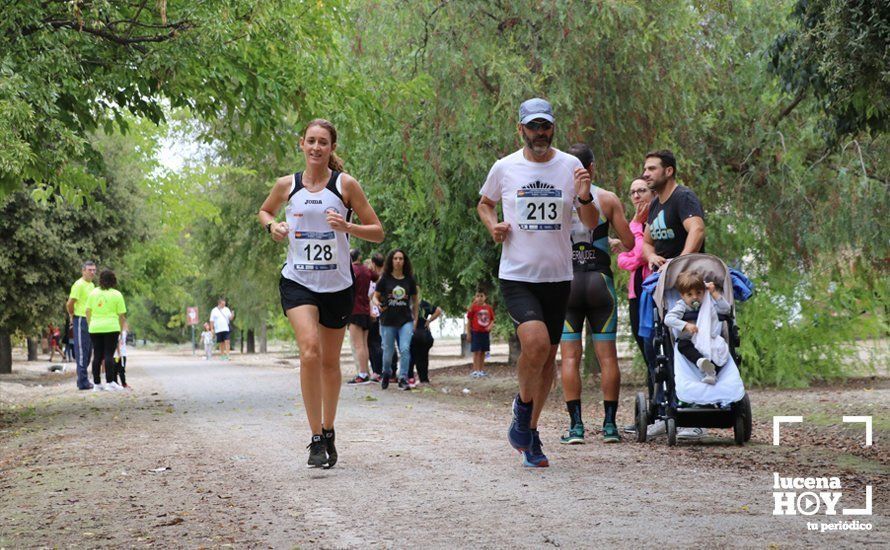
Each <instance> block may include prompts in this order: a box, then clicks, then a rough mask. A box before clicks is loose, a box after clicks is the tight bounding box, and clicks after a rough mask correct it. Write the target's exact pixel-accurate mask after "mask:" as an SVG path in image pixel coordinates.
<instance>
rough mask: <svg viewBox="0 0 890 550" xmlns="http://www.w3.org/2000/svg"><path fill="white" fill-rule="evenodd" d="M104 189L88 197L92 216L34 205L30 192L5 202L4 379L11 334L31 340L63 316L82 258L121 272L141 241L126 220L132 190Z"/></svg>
mask: <svg viewBox="0 0 890 550" xmlns="http://www.w3.org/2000/svg"><path fill="white" fill-rule="evenodd" d="M93 170H95V168H94V169H93ZM103 181H104V180H103ZM103 187H104V191H101V192H99V191H95V192H93V193H92V194H91V195H90V197H89V198H90V200H91V201H92V208H91V209H90V210H89V211H87V210H86V209H81V208H76V207H74V206H72V205H70V204H68V203H65V202H64V201H49V202H42V201H36V200H34V198H33V197H32V196H31V195H30V193H29V191H30V190H29V189H24V190H21V191H16V192H14V193H12V194H10V195H8V196H7V197H5V198H4V199H2V202H0V242H2V243H3V246H2V247H0V271H2V272H3V274H4V282H3V284H2V285H0V304H2V307H0V373H3V372H10V371H11V369H12V357H11V342H10V338H11V335H12V334H14V333H16V332H20V333H22V334H26V335H27V334H34V333H35V332H36V331H37V330H38V329H39V328H41V327H45V326H46V322H47V321H48V320H53V321H55V322H57V323H59V322H60V321H61V319H63V318H64V317H63V315H64V306H65V301H66V299H67V298H68V291H69V289H70V287H71V284H72V283H73V282H74V281H75V280H76V279H77V278H78V277H80V265H81V263H82V262H83V261H84V260H85V259H94V260H95V261H96V262H97V263H98V264H99V266H100V268H101V267H104V266H109V267H112V268H113V269H116V268H117V267H118V265H120V260H121V256H122V254H123V251H124V250H125V249H126V248H127V247H128V246H129V245H130V243H131V242H132V240H133V239H135V238H138V236H139V235H140V229H139V227H138V225H136V224H133V223H131V220H132V218H131V217H130V215H129V213H130V212H132V211H134V210H135V209H136V204H137V203H136V201H134V199H133V197H134V193H133V188H132V187H131V186H128V185H127V183H126V182H119V181H114V180H107V181H105V183H104V185H103Z"/></svg>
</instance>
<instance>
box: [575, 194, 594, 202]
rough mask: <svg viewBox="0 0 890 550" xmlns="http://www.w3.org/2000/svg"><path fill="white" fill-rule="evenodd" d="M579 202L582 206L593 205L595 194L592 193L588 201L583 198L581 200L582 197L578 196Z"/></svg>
mask: <svg viewBox="0 0 890 550" xmlns="http://www.w3.org/2000/svg"><path fill="white" fill-rule="evenodd" d="M578 202H580V203H581V204H590V203H592V202H593V193H592V192H591V193H590V198H589V199H587V200H584V199H582V198H581V195H578Z"/></svg>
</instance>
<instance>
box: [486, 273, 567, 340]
mask: <svg viewBox="0 0 890 550" xmlns="http://www.w3.org/2000/svg"><path fill="white" fill-rule="evenodd" d="M499 282H500V286H501V296H503V298H504V303H505V304H506V306H507V313H509V314H510V318H511V319H512V320H513V324H514V325H515V326H517V327H518V326H519V325H521V324H522V323H525V322H528V321H541V322H543V323H544V324H545V325H546V326H547V334H548V336H550V344H551V345H556V344H558V343H559V340H560V337H561V336H562V323H563V321H564V320H565V318H566V306H567V305H568V302H569V293H570V292H571V290H572V281H559V282H556V283H527V282H523V281H507V280H505V279H499Z"/></svg>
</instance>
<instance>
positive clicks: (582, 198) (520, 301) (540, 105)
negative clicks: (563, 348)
mask: <svg viewBox="0 0 890 550" xmlns="http://www.w3.org/2000/svg"><path fill="white" fill-rule="evenodd" d="M518 130H519V135H520V137H521V138H522V140H523V142H524V143H525V146H524V147H523V148H522V149H520V150H519V151H516V152H515V153H513V154H510V155H508V156H506V157H504V158H502V159H501V160H499V161H497V162H496V163H494V166H492V168H491V171H490V172H489V173H488V179H486V180H485V185H483V186H482V189H481V190H480V191H479V194H480V195H481V198H480V199H479V205H478V207H477V211H478V212H479V218H480V219H481V220H482V223H484V224H485V227H486V228H488V231H489V233H491V236H492V238H493V239H494V242H496V243H499V244H503V249H502V251H501V263H500V269H499V270H498V279H499V280H500V288H501V295H502V296H503V298H504V303H505V304H506V306H507V311H508V313H509V314H510V317H511V318H512V319H513V324H514V325H516V327H517V328H516V333H517V335H518V336H519V342H520V345H521V346H522V351H521V353H520V354H519V360H518V364H517V371H518V376H519V394H518V395H517V396H516V398H515V399H514V400H513V421H512V422H511V423H510V429H509V431H508V432H507V439H508V440H509V441H510V445H512V446H513V447H514V448H515V449H517V450H519V451H520V452H522V455H523V464H524V465H525V466H529V467H538V468H541V467H547V466H549V462H548V460H547V457H546V456H545V455H544V452H543V450H542V448H541V438H540V436H539V435H538V430H537V427H538V417H539V416H540V415H541V410H542V409H543V407H544V402H545V401H546V400H547V395H548V394H549V393H550V386H551V385H552V384H553V377H554V375H555V363H556V350H557V348H558V345H559V340H560V336H561V334H562V324H563V321H564V319H565V313H566V304H567V303H568V298H569V291H570V289H571V284H572V275H573V274H572V241H571V231H572V206H573V204H574V205H575V206H576V207H577V209H578V213H579V216H580V218H581V221H582V223H583V224H584V225H586V226H587V227H590V228H593V227H595V226H596V224H597V222H598V220H599V212H597V209H596V206H594V203H593V196H592V195H591V192H590V174H589V173H588V172H587V171H586V170H584V168H583V167H582V166H581V162H580V161H579V160H578V159H577V158H576V157H574V156H572V155H568V154H566V153H563V152H562V151H559V150H557V149H554V148H553V147H551V143H552V141H553V134H554V119H553V109H552V107H551V106H550V103H548V102H547V101H545V100H543V99H540V98H533V99H529V100H527V101H525V102H523V103H522V105H520V106H519V125H518ZM498 201H501V202H502V203H503V211H504V221H502V222H498V214H497V210H496V206H497V203H498Z"/></svg>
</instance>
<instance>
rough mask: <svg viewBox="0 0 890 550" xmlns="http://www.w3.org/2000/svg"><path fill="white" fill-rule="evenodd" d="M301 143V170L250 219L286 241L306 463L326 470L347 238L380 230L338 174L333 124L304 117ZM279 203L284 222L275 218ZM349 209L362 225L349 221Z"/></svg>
mask: <svg viewBox="0 0 890 550" xmlns="http://www.w3.org/2000/svg"><path fill="white" fill-rule="evenodd" d="M300 148H301V149H302V150H303V157H304V160H305V162H306V169H305V170H304V171H303V172H297V173H296V174H293V175H289V176H284V177H281V178H278V181H276V182H275V186H274V187H273V188H272V190H271V191H270V192H269V196H268V197H267V198H266V200H265V202H263V205H262V206H261V207H260V211H259V212H258V214H257V216H258V218H259V221H260V223H261V224H262V225H263V227H265V228H266V231H268V232H269V233H270V234H271V236H272V239H274V240H275V241H277V242H280V241H283V240H285V239H288V243H289V246H288V249H287V260H286V261H285V264H284V266H283V267H282V268H281V279H280V280H279V284H278V291H279V294H280V296H281V309H282V310H283V311H284V314H285V316H287V319H288V321H289V322H290V325H291V328H293V331H294V337H295V338H296V339H297V347H299V349H300V390H301V394H302V397H303V404H304V407H305V409H306V418H307V420H308V421H309V428H310V429H311V431H312V439H311V440H310V443H309V445H308V448H309V460H308V462H307V463H308V465H309V467H313V468H319V467H323V468H330V467H332V466H334V464H336V462H337V456H338V455H337V449H336V446H335V433H334V420H335V419H336V415H337V404H338V402H339V399H340V385H341V382H342V374H341V372H340V350H341V349H342V348H343V337H344V336H345V335H346V325H347V324H348V323H349V315H350V313H351V312H352V307H353V298H354V291H355V285H354V282H353V280H352V267H351V258H350V256H349V240H350V238H359V239H364V240H367V241H373V242H381V241H382V240H383V237H384V234H383V226H382V225H381V224H380V220H379V219H378V218H377V214H376V213H375V212H374V208H373V207H372V206H371V204H370V203H369V202H368V198H367V197H366V196H365V192H364V191H363V190H362V187H361V185H359V182H358V181H356V179H355V178H353V177H352V176H350V175H349V174H347V173H345V172H343V161H342V160H340V158H339V157H337V155H336V153H335V152H334V151H335V150H336V148H337V130H336V129H335V128H334V125H333V124H331V123H330V122H328V121H327V120H324V119H314V120H312V121H311V122H309V124H308V125H307V126H306V128H305V129H304V130H303V133H302V137H301V138H300ZM282 205H286V206H285V221H283V222H276V221H275V217H276V216H277V215H278V213H279V210H280V209H281V207H282ZM353 212H355V214H356V215H357V216H358V218H359V219H360V220H361V223H353V222H352V213H353Z"/></svg>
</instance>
